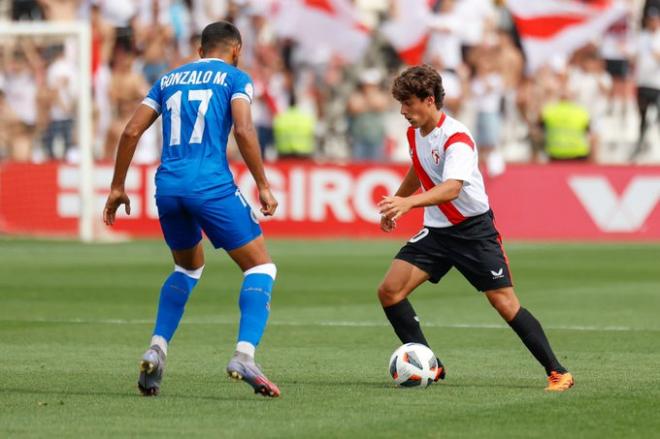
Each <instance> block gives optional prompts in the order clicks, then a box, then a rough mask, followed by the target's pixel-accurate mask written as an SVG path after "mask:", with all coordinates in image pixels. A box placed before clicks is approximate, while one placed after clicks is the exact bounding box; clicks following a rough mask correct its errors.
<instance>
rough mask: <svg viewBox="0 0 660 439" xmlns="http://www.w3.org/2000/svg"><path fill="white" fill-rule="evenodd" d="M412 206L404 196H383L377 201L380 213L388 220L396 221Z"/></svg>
mask: <svg viewBox="0 0 660 439" xmlns="http://www.w3.org/2000/svg"><path fill="white" fill-rule="evenodd" d="M412 208H413V205H412V203H411V202H410V200H409V199H408V198H404V197H383V199H382V200H380V203H378V209H380V214H381V215H383V216H384V217H385V218H387V219H388V220H390V221H396V220H398V219H399V218H401V217H402V216H403V215H404V214H406V213H408V211H409V210H410V209H412Z"/></svg>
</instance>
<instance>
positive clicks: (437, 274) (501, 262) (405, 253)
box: [395, 211, 513, 291]
mask: <svg viewBox="0 0 660 439" xmlns="http://www.w3.org/2000/svg"><path fill="white" fill-rule="evenodd" d="M395 259H401V260H402V261H406V262H409V263H410V264H412V265H414V266H416V267H418V268H420V269H422V270H424V271H425V272H427V273H428V274H429V276H430V278H429V281H431V282H433V283H438V282H439V281H440V279H441V278H442V276H444V275H445V274H447V272H448V271H449V270H450V269H451V268H452V267H456V268H457V269H458V271H460V272H461V273H462V274H463V276H465V278H466V279H467V280H468V281H470V283H471V284H472V285H473V286H474V287H475V288H476V289H477V290H479V291H488V290H494V289H498V288H505V287H511V286H513V283H512V281H511V271H510V270H509V260H508V258H507V257H506V253H505V252H504V248H503V247H502V239H501V237H500V234H499V233H498V231H497V229H496V228H495V224H494V217H493V212H492V211H488V212H486V213H484V214H481V215H477V216H474V217H472V218H468V219H467V220H465V221H463V222H462V223H460V224H458V225H455V226H451V227H446V228H434V227H424V228H423V229H422V230H420V231H419V233H417V234H416V235H415V236H413V237H412V238H410V241H408V243H406V245H404V246H403V247H402V248H401V250H399V253H398V254H397V255H396V256H395Z"/></svg>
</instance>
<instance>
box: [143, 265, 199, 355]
mask: <svg viewBox="0 0 660 439" xmlns="http://www.w3.org/2000/svg"><path fill="white" fill-rule="evenodd" d="M175 270H176V271H174V273H172V274H170V276H169V277H168V278H167V280H165V283H164V284H163V288H162V289H161V290H160V301H159V302H158V315H157V316H156V327H155V328H154V333H153V335H159V336H161V337H163V338H164V339H165V340H167V342H168V343H169V341H170V340H172V337H173V336H174V332H175V331H176V328H177V326H179V322H180V321H181V317H182V316H183V311H184V309H185V307H186V302H187V301H188V297H190V293H191V292H192V290H193V288H194V287H195V285H197V282H198V281H199V277H200V276H201V274H202V273H201V270H202V269H201V268H200V269H198V270H194V271H188V270H184V269H182V268H180V267H176V268H175ZM191 275H192V276H195V277H192V276H191Z"/></svg>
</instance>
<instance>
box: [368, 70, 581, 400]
mask: <svg viewBox="0 0 660 439" xmlns="http://www.w3.org/2000/svg"><path fill="white" fill-rule="evenodd" d="M392 94H393V95H394V97H395V99H396V100H397V101H399V102H400V103H401V114H402V115H403V116H404V117H405V118H406V119H407V120H408V122H409V123H410V127H409V128H408V132H407V137H408V144H409V147H410V156H411V158H412V166H411V167H410V170H409V171H408V174H407V175H406V177H405V178H404V180H403V182H402V183H401V186H400V187H399V190H398V191H397V193H396V194H395V195H394V196H388V197H384V198H383V200H382V201H381V202H380V203H379V207H380V213H381V215H382V218H381V224H380V225H381V229H382V230H383V231H385V232H390V231H392V230H393V229H394V228H395V227H396V220H397V219H399V218H400V217H401V216H402V215H404V214H406V213H407V212H409V211H410V210H411V209H414V208H420V207H421V208H423V209H424V227H423V228H422V229H421V230H420V231H419V233H417V234H416V235H415V236H413V237H412V238H411V239H410V240H409V241H408V242H407V243H406V245H404V246H403V247H402V248H401V250H400V251H399V253H398V254H397V255H396V256H395V258H394V261H393V262H392V265H391V266H390V269H389V271H388V272H387V274H386V275H385V279H384V280H383V282H382V284H381V285H380V287H379V289H378V297H379V299H380V302H381V304H382V306H383V309H384V311H385V315H386V316H387V318H388V320H389V321H390V323H391V324H392V327H393V328H394V331H395V332H396V334H397V335H398V336H399V338H400V339H401V342H403V343H421V344H424V345H427V346H428V343H427V341H426V338H425V337H424V334H423V333H422V330H421V327H420V324H419V319H418V318H417V316H416V314H415V311H414V309H413V307H412V305H411V304H410V302H409V301H408V298H407V297H408V295H409V294H410V293H412V292H413V291H414V290H415V288H417V287H418V286H419V285H421V284H422V283H423V282H426V281H427V280H428V281H430V282H432V283H437V282H438V281H440V279H441V278H442V277H443V276H444V275H445V274H446V273H447V272H448V271H449V270H450V269H451V268H452V267H456V268H457V269H458V270H459V271H460V272H461V274H463V276H464V277H465V278H466V279H467V280H468V281H469V282H470V283H471V284H472V285H473V286H474V287H475V288H476V289H477V290H479V291H482V292H484V294H485V296H486V298H487V299H488V301H489V302H490V304H491V305H492V306H493V307H494V308H495V309H496V310H497V312H498V313H499V314H500V315H501V316H502V318H503V319H504V320H505V321H506V322H507V323H508V324H509V326H511V328H512V329H513V330H514V331H515V332H516V334H518V336H519V337H520V339H521V340H522V342H523V343H524V344H525V346H526V347H527V349H529V351H530V352H531V353H532V355H534V357H535V358H536V359H537V360H538V362H539V363H541V365H542V366H543V367H544V369H545V372H546V374H547V380H548V384H547V387H546V390H548V391H559V392H561V391H564V390H568V389H569V388H570V387H571V386H573V383H574V381H573V377H572V375H571V374H570V373H569V372H568V371H567V370H566V368H565V367H564V366H562V365H561V364H560V362H559V360H557V357H556V356H555V354H554V353H553V351H552V349H551V347H550V343H549V342H548V339H547V338H546V335H545V333H544V332H543V328H542V327H541V324H540V323H539V322H538V320H536V318H534V316H533V315H532V314H531V313H530V312H529V311H528V310H527V309H525V308H523V307H521V306H520V303H519V301H518V297H517V296H516V293H515V292H514V290H513V283H512V280H511V272H510V269H509V261H508V259H507V257H506V253H505V252H504V248H503V247H502V239H501V237H500V234H499V233H498V231H497V229H496V228H495V223H494V215H493V211H492V210H491V209H490V205H489V203H488V196H487V195H486V191H485V189H484V182H483V178H482V176H481V173H480V172H479V168H478V163H479V160H478V152H477V147H476V145H475V143H474V140H473V138H472V135H471V134H470V133H469V131H468V130H467V128H466V127H465V126H464V125H463V124H462V123H460V122H459V121H457V120H456V119H454V118H452V117H450V116H448V115H447V114H445V113H444V112H443V111H442V100H443V97H444V89H443V87H442V79H441V77H440V75H439V74H438V73H437V72H436V71H435V70H434V69H433V68H432V67H430V66H426V65H424V66H416V67H411V68H409V69H407V70H406V71H404V72H403V73H402V74H401V75H399V76H398V77H397V78H396V80H395V81H394V85H393V87H392ZM420 186H421V188H422V192H421V193H417V194H416V192H417V190H418V189H419V188H420ZM444 375H445V368H444V366H443V365H442V363H440V367H439V368H438V371H437V375H436V381H437V380H438V379H443V378H444Z"/></svg>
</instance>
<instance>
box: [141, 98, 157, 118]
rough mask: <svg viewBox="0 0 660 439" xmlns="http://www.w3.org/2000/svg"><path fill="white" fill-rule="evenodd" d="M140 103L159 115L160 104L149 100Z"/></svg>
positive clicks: (145, 99)
mask: <svg viewBox="0 0 660 439" xmlns="http://www.w3.org/2000/svg"><path fill="white" fill-rule="evenodd" d="M142 103H143V104H144V105H146V106H147V107H149V108H151V109H152V110H154V111H155V112H156V113H158V114H160V104H159V103H158V102H156V101H154V100H153V99H151V98H144V100H143V101H142Z"/></svg>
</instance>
